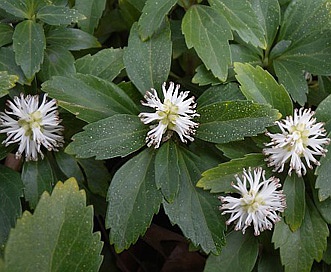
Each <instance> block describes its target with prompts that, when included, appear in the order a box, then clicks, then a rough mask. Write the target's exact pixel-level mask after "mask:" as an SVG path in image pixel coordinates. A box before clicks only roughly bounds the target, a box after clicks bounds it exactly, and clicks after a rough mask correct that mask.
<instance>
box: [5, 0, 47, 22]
mask: <svg viewBox="0 0 331 272" xmlns="http://www.w3.org/2000/svg"><path fill="white" fill-rule="evenodd" d="M30 2H31V1H30ZM41 2H42V1H41ZM28 6H29V3H28V1H24V0H2V1H0V8H2V9H4V10H5V11H7V12H8V13H10V14H12V15H14V16H16V17H18V18H29V16H30V15H29V11H28Z"/></svg>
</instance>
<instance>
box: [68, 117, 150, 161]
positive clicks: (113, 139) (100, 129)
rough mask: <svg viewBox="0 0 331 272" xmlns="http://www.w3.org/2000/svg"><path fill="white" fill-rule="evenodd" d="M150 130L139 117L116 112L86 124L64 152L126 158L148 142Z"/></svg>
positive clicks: (102, 157) (87, 155)
mask: <svg viewBox="0 0 331 272" xmlns="http://www.w3.org/2000/svg"><path fill="white" fill-rule="evenodd" d="M148 130H149V127H148V126H146V125H144V124H143V123H142V122H141V121H140V119H139V117H138V116H133V115H128V114H117V115H114V116H111V117H108V118H105V119H102V120H100V121H97V122H94V123H91V124H89V125H87V126H85V127H84V131H83V132H80V133H77V134H76V135H74V136H73V142H71V143H70V144H69V145H68V146H67V148H66V149H65V151H66V152H67V153H69V154H76V155H77V157H79V158H89V157H93V156H95V157H96V159H97V160H102V159H109V158H113V157H117V156H121V157H124V156H126V155H128V154H130V153H132V152H134V151H137V150H138V149H140V148H141V147H143V146H144V145H145V138H146V134H147V132H148Z"/></svg>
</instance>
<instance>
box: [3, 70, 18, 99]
mask: <svg viewBox="0 0 331 272" xmlns="http://www.w3.org/2000/svg"><path fill="white" fill-rule="evenodd" d="M17 81H18V76H16V75H8V72H7V71H0V97H3V96H5V95H6V94H8V90H9V89H11V88H13V87H15V85H16V82H17Z"/></svg>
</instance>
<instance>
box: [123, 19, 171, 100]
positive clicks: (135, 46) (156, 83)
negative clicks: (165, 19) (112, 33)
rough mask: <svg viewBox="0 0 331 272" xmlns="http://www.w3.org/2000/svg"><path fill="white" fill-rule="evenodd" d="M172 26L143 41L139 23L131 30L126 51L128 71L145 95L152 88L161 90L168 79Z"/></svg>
mask: <svg viewBox="0 0 331 272" xmlns="http://www.w3.org/2000/svg"><path fill="white" fill-rule="evenodd" d="M170 34H171V33H170V27H169V24H166V25H165V27H163V28H162V29H160V30H159V32H157V33H155V35H153V37H151V38H150V39H149V40H148V41H145V42H143V41H142V40H141V39H140V37H139V33H138V25H137V24H134V25H133V26H132V28H131V31H130V36H129V42H128V47H127V48H126V49H125V51H124V64H125V67H126V72H127V74H128V76H129V78H130V79H131V81H132V82H133V84H134V85H135V86H136V87H137V88H138V90H139V91H140V92H141V93H142V94H143V95H144V94H145V93H146V91H148V90H150V88H154V89H156V90H159V89H160V88H161V85H162V83H163V82H164V81H166V80H167V78H168V75H169V72H170V63H171V55H172V48H171V38H170V36H171V35H170Z"/></svg>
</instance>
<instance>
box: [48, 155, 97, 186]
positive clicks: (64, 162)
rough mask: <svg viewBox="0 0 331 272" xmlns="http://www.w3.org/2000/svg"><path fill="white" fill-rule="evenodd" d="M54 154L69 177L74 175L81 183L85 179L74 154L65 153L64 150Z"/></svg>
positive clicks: (58, 163)
mask: <svg viewBox="0 0 331 272" xmlns="http://www.w3.org/2000/svg"><path fill="white" fill-rule="evenodd" d="M54 156H55V160H56V163H57V165H58V167H59V168H60V170H61V171H62V173H63V174H65V175H66V177H67V178H71V177H73V178H75V179H76V180H77V181H78V183H80V184H81V183H82V182H83V181H84V175H83V173H82V170H81V169H80V167H79V165H78V163H77V161H76V160H75V159H74V158H73V157H72V156H70V155H68V154H66V153H64V152H63V151H60V152H54ZM96 174H97V173H96Z"/></svg>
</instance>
